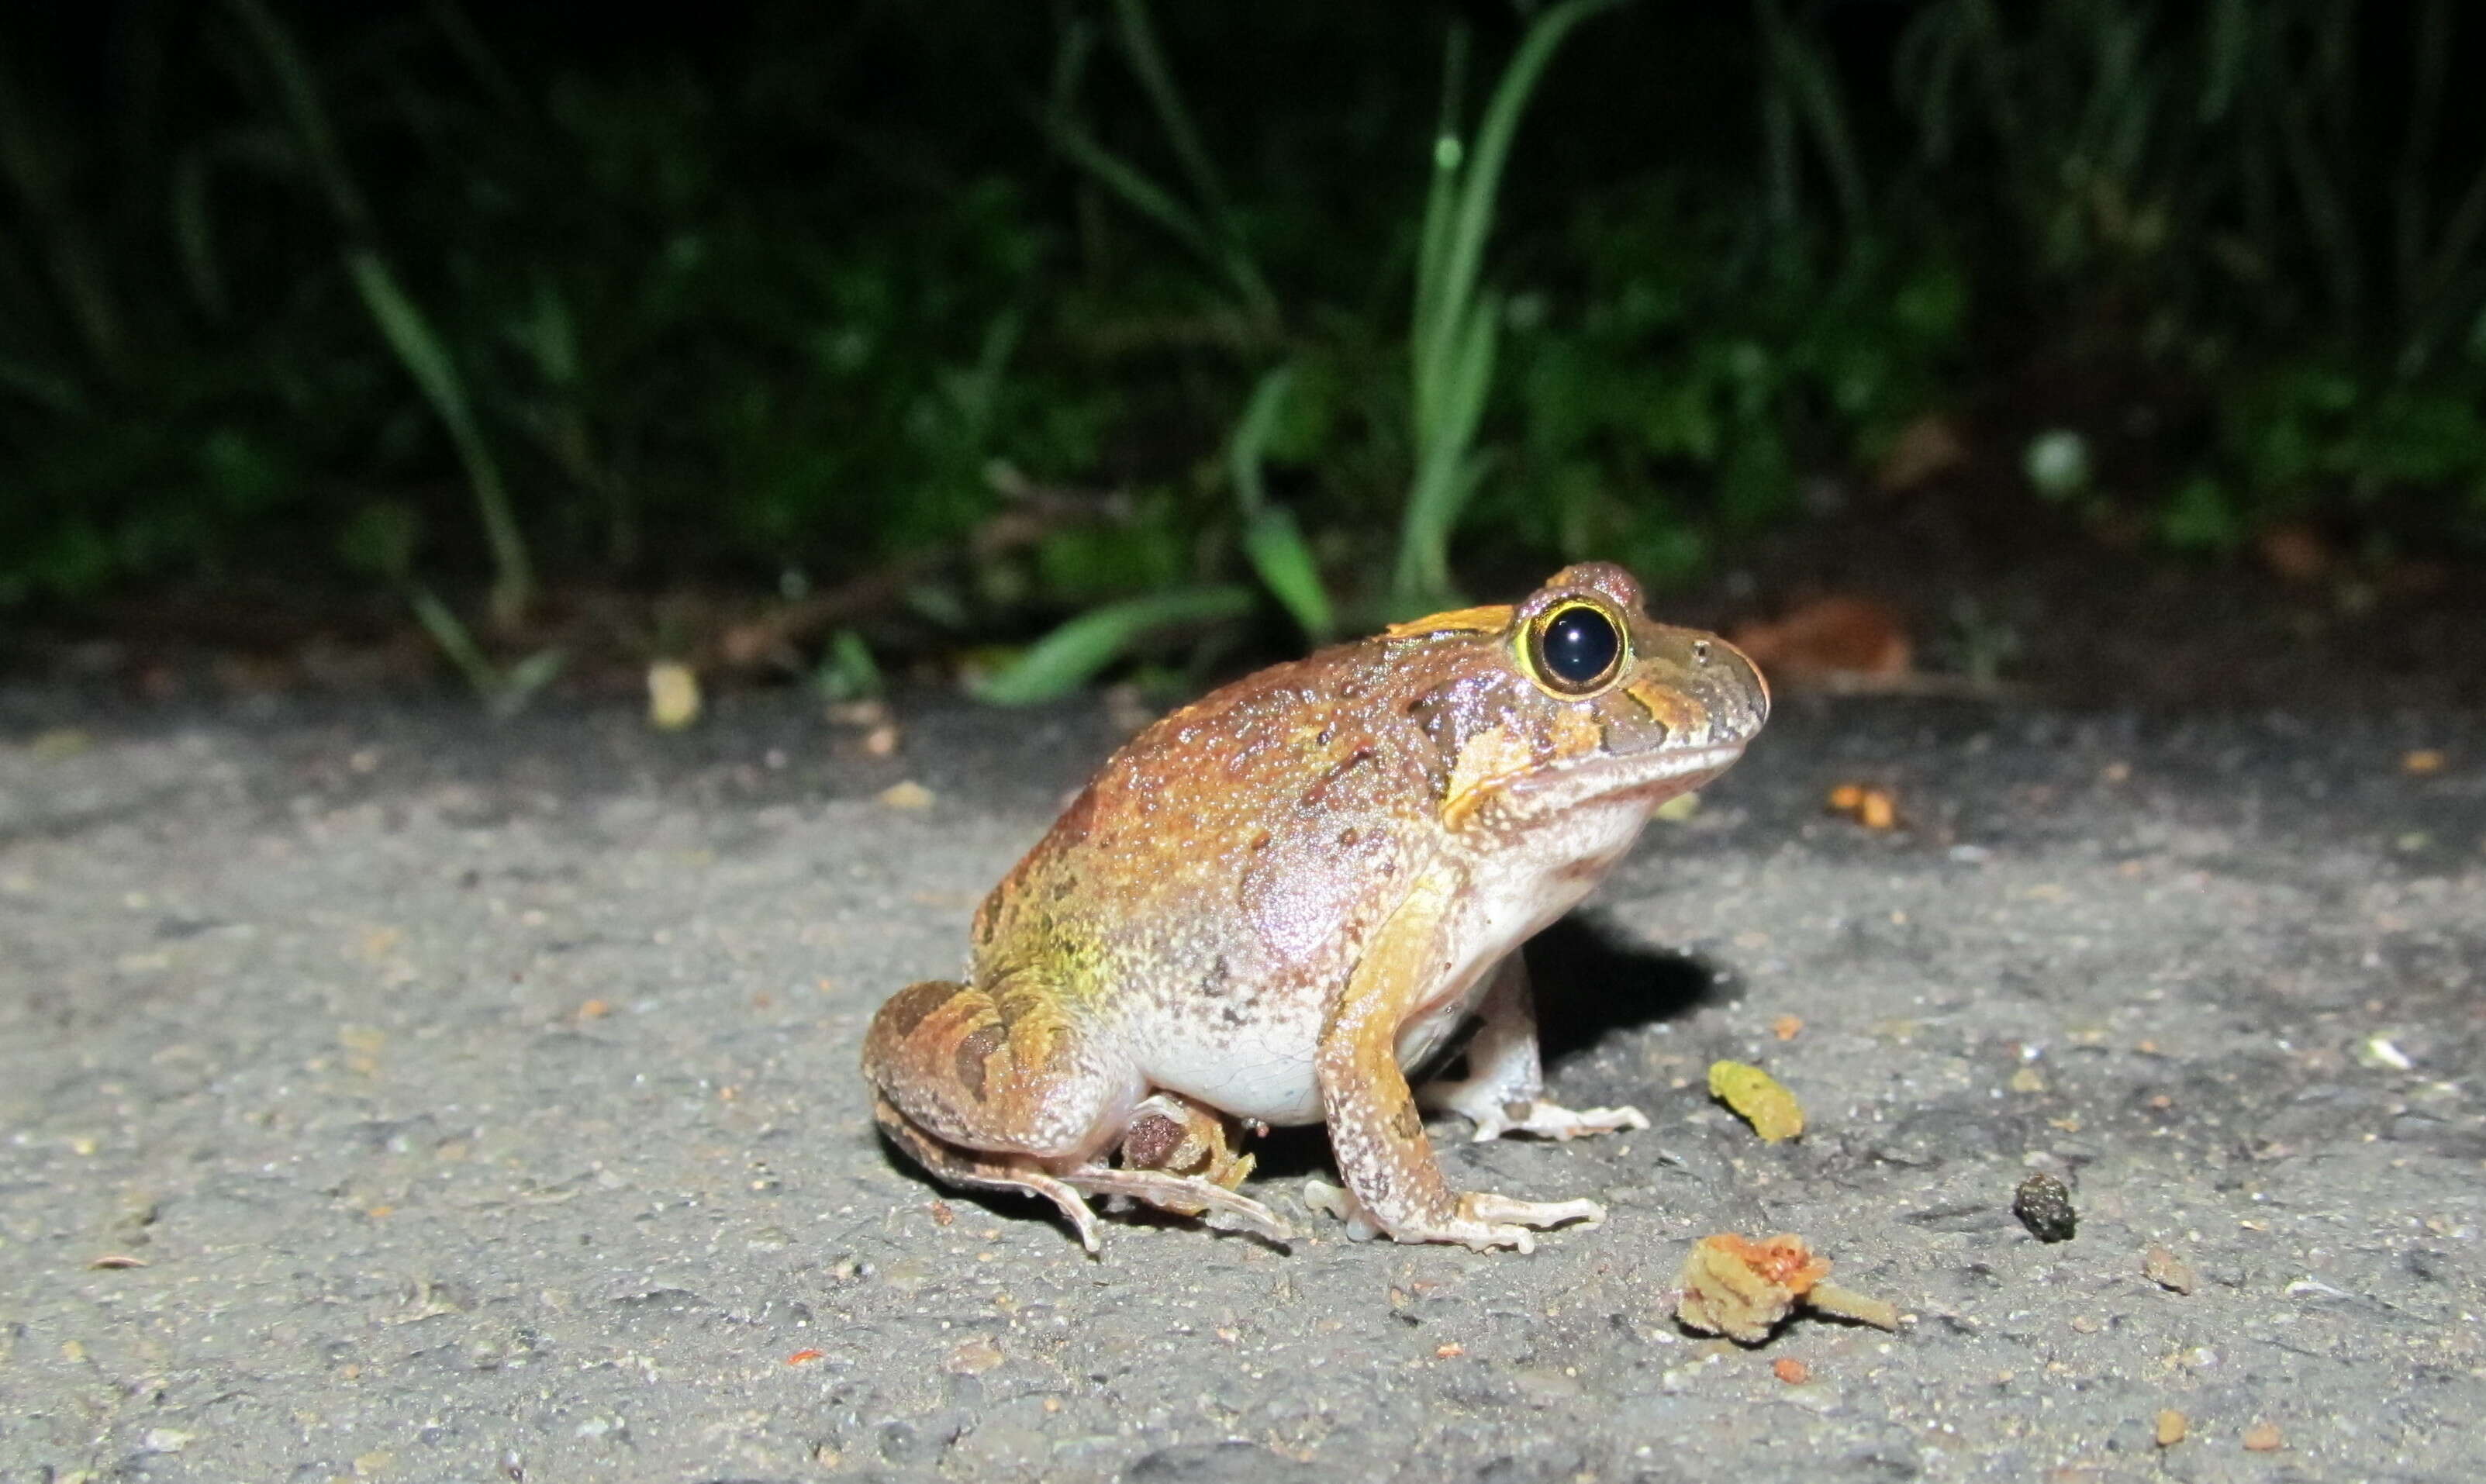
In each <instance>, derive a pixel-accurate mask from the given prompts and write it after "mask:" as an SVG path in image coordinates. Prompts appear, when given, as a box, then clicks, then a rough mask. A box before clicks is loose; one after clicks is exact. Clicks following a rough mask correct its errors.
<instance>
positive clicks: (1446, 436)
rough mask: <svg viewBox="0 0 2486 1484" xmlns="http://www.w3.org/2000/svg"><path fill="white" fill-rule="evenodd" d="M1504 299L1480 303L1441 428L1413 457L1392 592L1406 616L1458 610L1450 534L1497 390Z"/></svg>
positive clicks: (1445, 379) (1469, 323)
mask: <svg viewBox="0 0 2486 1484" xmlns="http://www.w3.org/2000/svg"><path fill="white" fill-rule="evenodd" d="M1501 332H1502V298H1501V296H1500V295H1499V294H1494V293H1484V294H1480V295H1478V299H1477V302H1476V303H1475V304H1474V305H1473V306H1471V307H1470V310H1469V313H1468V316H1467V320H1466V322H1465V323H1464V324H1461V325H1460V326H1459V327H1458V337H1457V339H1456V341H1455V342H1454V343H1453V348H1452V350H1451V353H1450V356H1449V357H1448V366H1447V369H1446V370H1445V371H1444V372H1443V373H1442V379H1441V392H1440V405H1439V409H1438V412H1437V414H1436V419H1437V421H1436V422H1435V425H1434V426H1433V427H1432V429H1431V430H1430V435H1429V436H1428V437H1427V438H1426V439H1425V441H1424V442H1423V444H1422V445H1421V446H1420V447H1419V448H1418V449H1417V451H1416V482H1415V486H1414V487H1413V488H1412V489H1411V490H1410V491H1409V492H1408V496H1407V513H1406V519H1405V522H1404V524H1403V525H1402V526H1401V528H1400V532H1399V537H1398V564H1397V569H1396V571H1395V573H1394V574H1393V577H1392V581H1391V587H1392V596H1393V602H1394V604H1395V607H1397V608H1398V609H1401V610H1414V611H1429V610H1430V609H1432V608H1436V607H1447V606H1454V600H1455V598H1456V593H1455V591H1453V589H1452V585H1451V582H1450V533H1451V532H1452V531H1454V530H1455V529H1457V527H1458V521H1459V512H1460V511H1461V510H1462V509H1463V508H1466V506H1467V501H1468V496H1469V495H1470V494H1472V493H1473V492H1474V490H1475V484H1474V482H1473V481H1465V480H1462V479H1461V478H1460V471H1461V470H1462V469H1463V468H1465V467H1466V466H1467V465H1468V464H1469V463H1470V461H1471V457H1470V453H1469V450H1470V448H1471V446H1472V445H1473V444H1474V442H1475V440H1476V430H1477V427H1478V424H1479V423H1481V422H1482V421H1483V417H1484V403H1485V397H1486V394H1487V393H1489V392H1491V391H1492V390H1493V368H1494V360H1495V356H1496V353H1497V351H1498V348H1499V345H1500V342H1501Z"/></svg>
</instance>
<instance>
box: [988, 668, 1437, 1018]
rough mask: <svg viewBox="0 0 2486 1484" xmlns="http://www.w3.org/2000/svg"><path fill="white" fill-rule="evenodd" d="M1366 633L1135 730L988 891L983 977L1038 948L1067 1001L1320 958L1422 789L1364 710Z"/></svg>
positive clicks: (1396, 855)
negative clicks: (1396, 813) (1399, 814)
mask: <svg viewBox="0 0 2486 1484" xmlns="http://www.w3.org/2000/svg"><path fill="white" fill-rule="evenodd" d="M1370 647H1371V646H1369V645H1368V644H1367V645H1356V646H1343V647H1342V648H1340V649H1336V650H1329V651H1324V652H1323V653H1320V654H1315V655H1313V656H1312V657H1310V658H1308V659H1304V660H1299V661H1296V662H1294V663H1292V664H1288V665H1282V666H1278V667H1275V668H1274V669H1271V670H1267V671H1263V672H1261V673H1257V674H1256V675H1252V676H1250V677H1248V678H1246V679H1245V680H1242V681H1238V682H1236V683H1235V684H1233V685H1229V686H1228V687H1226V688H1224V689H1222V690H1219V691H1216V692H1213V693H1211V694H1210V695H1208V696H1206V697H1203V698H1202V700H1200V701H1196V702H1194V703H1193V704H1191V705H1188V706H1185V707H1183V708H1181V709H1180V710H1177V711H1175V712H1174V713H1172V714H1171V715H1169V716H1167V717H1165V718H1163V719H1162V720H1160V721H1158V722H1157V723H1155V724H1154V725H1153V726H1151V727H1149V728H1147V729H1146V730H1145V731H1143V732H1141V733H1140V735H1138V736H1137V737H1134V738H1133V739H1132V740H1131V741H1130V742H1129V743H1128V744H1127V745H1126V746H1124V747H1123V748H1122V749H1121V751H1119V752H1118V753H1117V754H1115V756H1113V757H1112V758H1111V759H1110V760H1108V761H1107V763H1106V764H1105V766H1104V767H1103V768H1102V769H1101V770H1100V771H1099V772H1098V774H1097V776H1096V778H1095V780H1094V781H1093V782H1092V783H1090V784H1089V785H1088V787H1087V788H1086V789H1085V790H1083V791H1082V792H1081V793H1080V795H1079V797H1078V798H1077V799H1076V800H1074V801H1073V802H1072V804H1071V805H1070V807H1069V808H1068V809H1067V810H1065V811H1063V815H1062V817H1061V818H1060V819H1059V820H1057V821H1056V822H1055V824H1054V826H1053V829H1052V830H1051V831H1050V832H1049V833H1048V834H1047V835H1046V836H1045V838H1043V839H1042V840H1041V841H1039V842H1038V843H1037V844H1036V848H1035V849H1033V850H1031V851H1029V852H1028V854H1027V856H1026V858H1025V859H1023V860H1022V861H1020V862H1019V864H1018V866H1016V867H1015V868H1013V869H1012V870H1011V871H1010V873H1009V874H1008V876H1007V877H1005V878H1004V879H1003V881H1002V883H1001V884H1000V885H999V886H998V887H996V888H995V889H994V891H993V893H992V894H991V895H990V896H989V897H987V898H986V900H985V902H984V904H983V906H982V908H981V910H980V911H979V912H978V913H977V917H976V926H975V952H976V961H977V966H978V968H977V972H978V973H980V974H981V973H984V972H987V971H988V970H993V969H1000V968H1003V967H1006V966H1008V967H1014V966H1018V965H1023V964H1026V963H1028V962H1029V961H1030V960H1036V961H1040V962H1042V963H1044V965H1045V966H1046V967H1047V968H1048V969H1049V970H1050V971H1052V972H1053V973H1055V974H1056V975H1058V976H1060V978H1061V979H1062V981H1063V990H1064V993H1065V995H1066V996H1067V997H1069V998H1072V999H1075V1000H1080V1001H1094V1000H1099V999H1104V998H1108V997H1110V998H1115V999H1120V998H1123V997H1129V996H1145V997H1148V998H1153V999H1157V1000H1185V999H1188V998H1191V997H1192V995H1193V994H1194V993H1195V992H1196V993H1197V995H1199V996H1202V997H1205V998H1207V999H1209V1000H1212V1001H1224V1000H1226V999H1228V998H1229V997H1230V996H1231V995H1232V994H1233V993H1235V992H1238V991H1244V990H1249V989H1251V988H1253V987H1255V986H1256V985H1257V984H1258V983H1260V982H1261V981H1263V980H1266V979H1267V978H1269V977H1270V976H1273V975H1276V976H1287V975H1292V974H1295V973H1300V972H1302V971H1305V970H1308V969H1311V968H1312V967H1313V966H1314V961H1315V960H1319V959H1322V958H1325V957H1327V956H1329V954H1330V953H1331V951H1332V950H1334V949H1335V948H1336V946H1337V945H1336V942H1335V940H1336V939H1337V938H1338V937H1339V935H1340V931H1341V930H1342V929H1344V928H1346V927H1347V926H1348V925H1349V922H1350V920H1351V919H1352V917H1353V915H1354V908H1355V906H1356V905H1357V904H1359V903H1362V902H1365V901H1367V900H1368V899H1370V898H1371V897H1372V896H1373V894H1374V890H1375V888H1376V887H1377V886H1380V887H1385V888H1386V883H1387V882H1388V881H1389V880H1390V879H1392V878H1393V877H1395V876H1396V875H1398V874H1399V873H1401V872H1403V871H1404V869H1405V868H1406V865H1407V863H1406V862H1405V861H1404V860H1403V859H1401V857H1402V856H1403V853H1404V851H1403V847H1402V845H1401V841H1402V840H1403V839H1405V838H1406V837H1407V832H1406V831H1405V830H1403V829H1401V828H1396V827H1395V825H1396V824H1397V821H1395V818H1394V817H1393V814H1392V811H1393V810H1394V809H1403V808H1406V807H1408V805H1409V801H1410V796H1411V794H1412V795H1415V796H1419V797H1421V796H1423V795H1426V794H1428V793H1429V791H1430V789H1429V785H1428V783H1427V782H1426V780H1424V779H1423V777H1421V776H1418V777H1408V776H1406V775H1407V774H1408V772H1409V771H1410V770H1411V768H1412V769H1413V770H1414V771H1415V772H1417V773H1419V774H1421V771H1422V770H1421V767H1420V766H1417V760H1416V759H1412V758H1411V757H1410V756H1409V754H1408V750H1407V748H1406V747H1405V746H1404V745H1403V744H1404V739H1403V738H1402V737H1398V736H1394V735H1391V734H1390V733H1391V732H1393V731H1394V730H1397V729H1402V728H1406V726H1407V723H1406V719H1405V718H1404V716H1403V715H1400V714H1398V713H1397V710H1396V708H1395V707H1391V706H1387V705H1384V706H1381V707H1379V708H1376V707H1375V706H1374V705H1373V704H1372V702H1373V701H1374V700H1375V699H1376V698H1374V697H1373V696H1372V695H1371V694H1370V689H1369V686H1368V685H1367V683H1366V681H1365V677H1364V675H1363V674H1362V671H1363V669H1364V668H1365V667H1364V665H1362V664H1360V663H1359V661H1360V660H1363V659H1364V658H1365V656H1364V655H1363V653H1362V651H1364V650H1367V649H1368V648H1370ZM1376 710H1377V715H1376ZM1394 724H1395V726H1394Z"/></svg>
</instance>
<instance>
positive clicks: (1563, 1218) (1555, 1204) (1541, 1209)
mask: <svg viewBox="0 0 2486 1484" xmlns="http://www.w3.org/2000/svg"><path fill="white" fill-rule="evenodd" d="M1459 1215H1460V1216H1462V1217H1466V1218H1470V1219H1473V1220H1475V1221H1479V1222H1516V1223H1519V1224H1521V1225H1523V1226H1535V1227H1539V1228H1542V1227H1546V1226H1561V1225H1564V1224H1566V1223H1571V1222H1578V1223H1581V1224H1582V1225H1585V1226H1602V1225H1604V1224H1605V1222H1606V1208H1605V1207H1603V1206H1601V1205H1599V1204H1597V1203H1596V1202H1595V1201H1593V1200H1514V1199H1512V1198H1511V1197H1510V1196H1508V1195H1494V1194H1493V1193H1492V1192H1490V1191H1470V1192H1469V1193H1468V1194H1466V1195H1462V1196H1460V1197H1459Z"/></svg>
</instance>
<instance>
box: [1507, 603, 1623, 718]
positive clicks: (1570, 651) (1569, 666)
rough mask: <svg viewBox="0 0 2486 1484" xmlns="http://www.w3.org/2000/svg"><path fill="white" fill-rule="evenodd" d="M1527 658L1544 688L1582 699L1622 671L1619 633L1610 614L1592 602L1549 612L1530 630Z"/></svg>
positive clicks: (1621, 638) (1567, 604)
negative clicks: (1541, 680) (1544, 685)
mask: <svg viewBox="0 0 2486 1484" xmlns="http://www.w3.org/2000/svg"><path fill="white" fill-rule="evenodd" d="M1528 643H1529V646H1530V647H1531V648H1532V649H1533V650H1534V653H1533V654H1531V655H1530V656H1529V658H1530V659H1531V660H1533V662H1534V663H1533V669H1534V670H1535V672H1536V673H1537V674H1538V675H1539V676H1541V677H1542V678H1543V680H1544V682H1545V684H1546V686H1547V688H1549V689H1551V690H1554V691H1557V692H1559V693H1561V694H1562V695H1565V696H1585V695H1588V693H1589V692H1590V691H1593V690H1596V689H1597V688H1598V687H1600V686H1602V685H1604V684H1605V683H1606V682H1607V681H1609V680H1612V679H1613V678H1614V677H1615V673H1616V671H1618V670H1620V669H1621V668H1622V663H1623V634H1622V630H1621V629H1620V628H1618V627H1617V626H1616V623H1615V620H1614V618H1613V616H1612V615H1610V614H1608V613H1607V612H1606V611H1605V610H1604V609H1602V608H1599V607H1598V606H1596V605H1595V604H1593V603H1564V604H1562V605H1561V606H1560V607H1558V608H1554V609H1551V610H1549V611H1548V612H1547V613H1546V615H1545V617H1544V618H1540V619H1538V620H1537V621H1536V624H1535V626H1534V627H1533V629H1532V630H1531V631H1530V633H1529V638H1528Z"/></svg>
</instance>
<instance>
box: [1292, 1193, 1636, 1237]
mask: <svg viewBox="0 0 2486 1484" xmlns="http://www.w3.org/2000/svg"><path fill="white" fill-rule="evenodd" d="M1304 1204H1306V1205H1308V1206H1310V1207H1312V1209H1313V1210H1315V1211H1318V1212H1321V1213H1323V1214H1325V1215H1329V1216H1334V1217H1337V1218H1338V1219H1339V1220H1340V1221H1342V1222H1344V1223H1346V1237H1347V1240H1348V1241H1350V1242H1369V1241H1371V1240H1372V1239H1373V1238H1374V1237H1378V1236H1383V1235H1387V1236H1389V1237H1390V1238H1391V1239H1392V1240H1393V1241H1397V1242H1456V1243H1458V1244H1460V1245H1462V1246H1464V1247H1466V1248H1468V1249H1469V1250H1473V1251H1478V1252H1484V1251H1491V1250H1493V1249H1495V1248H1498V1247H1507V1248H1512V1249H1514V1250H1517V1251H1519V1252H1520V1253H1522V1254H1523V1255H1524V1254H1526V1253H1529V1252H1533V1251H1534V1250H1536V1236H1535V1233H1534V1232H1533V1231H1531V1230H1530V1229H1529V1228H1530V1227H1532V1226H1533V1227H1538V1228H1542V1227H1547V1226H1560V1225H1562V1224H1564V1223H1568V1222H1581V1223H1586V1224H1587V1225H1590V1226H1597V1225H1602V1224H1604V1223H1605V1220H1606V1208H1605V1207H1603V1206H1601V1205H1599V1204H1597V1203H1596V1202H1595V1201H1593V1200H1514V1199H1512V1198H1511V1197H1509V1196H1507V1195H1494V1194H1492V1193H1491V1192H1489V1191H1470V1192H1468V1193H1467V1194H1465V1195H1461V1196H1459V1197H1458V1205H1457V1207H1456V1214H1455V1215H1453V1216H1451V1217H1450V1218H1449V1219H1448V1220H1446V1221H1438V1222H1424V1223H1400V1225H1399V1227H1398V1229H1397V1230H1395V1231H1390V1232H1387V1233H1385V1232H1384V1231H1383V1229H1382V1227H1381V1223H1378V1222H1376V1221H1374V1220H1373V1219H1372V1213H1371V1212H1370V1211H1368V1210H1367V1209H1366V1208H1365V1205H1364V1202H1362V1201H1361V1200H1358V1199H1357V1198H1356V1196H1355V1193H1354V1192H1353V1191H1349V1190H1342V1189H1340V1187H1338V1186H1335V1185H1332V1184H1330V1183H1329V1182H1328V1181H1326V1180H1319V1179H1313V1180H1307V1181H1305V1182H1304Z"/></svg>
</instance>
